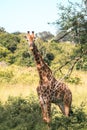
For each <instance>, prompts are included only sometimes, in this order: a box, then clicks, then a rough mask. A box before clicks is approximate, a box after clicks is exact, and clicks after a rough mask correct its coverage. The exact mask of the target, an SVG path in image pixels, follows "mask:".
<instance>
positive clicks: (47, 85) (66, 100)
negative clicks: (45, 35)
mask: <svg viewBox="0 0 87 130" xmlns="http://www.w3.org/2000/svg"><path fill="white" fill-rule="evenodd" d="M26 37H27V41H28V43H29V45H30V49H31V51H32V54H33V56H34V59H35V61H36V66H37V70H38V73H39V79H40V80H39V86H38V87H37V94H38V98H39V102H40V106H41V110H42V115H43V120H44V121H45V122H47V123H49V122H50V121H51V103H55V104H56V105H58V106H59V108H60V110H61V111H62V113H63V114H64V115H66V116H69V115H70V111H71V103H72V93H71V91H70V89H69V88H68V86H67V85H66V84H65V83H63V82H60V81H58V80H57V79H56V78H55V77H54V76H53V73H52V70H51V69H50V68H49V66H48V65H47V64H46V63H45V61H44V60H43V58H42V56H41V54H40V52H39V50H38V49H37V46H36V45H35V42H34V41H35V36H34V32H33V31H32V33H31V34H30V32H29V31H28V33H27V35H26Z"/></svg>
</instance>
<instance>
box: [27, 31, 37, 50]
mask: <svg viewBox="0 0 87 130" xmlns="http://www.w3.org/2000/svg"><path fill="white" fill-rule="evenodd" d="M26 38H27V41H28V44H29V46H30V49H33V45H34V40H35V36H34V31H32V33H31V34H30V31H27V35H26Z"/></svg>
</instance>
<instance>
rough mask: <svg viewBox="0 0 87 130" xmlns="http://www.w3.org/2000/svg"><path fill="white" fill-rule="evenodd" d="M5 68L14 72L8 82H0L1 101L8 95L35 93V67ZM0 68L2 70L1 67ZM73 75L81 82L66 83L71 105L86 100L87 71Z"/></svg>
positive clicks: (77, 104) (36, 80)
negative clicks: (69, 90)
mask: <svg viewBox="0 0 87 130" xmlns="http://www.w3.org/2000/svg"><path fill="white" fill-rule="evenodd" d="M6 69H7V70H6ZM6 69H5V72H10V71H12V70H14V72H13V77H12V79H11V80H10V81H9V82H7V81H6V80H4V82H1V84H0V100H1V101H2V102H5V101H6V100H7V99H8V97H9V96H20V95H21V96H23V97H26V96H29V95H30V93H33V94H35V95H37V93H36V87H37V86H38V79H39V78H38V74H37V71H36V69H35V68H19V67H17V66H11V67H8V68H6ZM0 70H1V71H4V69H3V68H1V69H0ZM73 76H77V77H79V78H80V79H81V83H80V84H78V85H75V84H69V83H68V86H69V88H70V89H71V91H72V94H73V105H75V106H79V105H80V104H81V102H84V101H85V102H87V72H80V71H75V72H73ZM0 80H1V79H0ZM86 106H87V105H86ZM86 109H87V108H86Z"/></svg>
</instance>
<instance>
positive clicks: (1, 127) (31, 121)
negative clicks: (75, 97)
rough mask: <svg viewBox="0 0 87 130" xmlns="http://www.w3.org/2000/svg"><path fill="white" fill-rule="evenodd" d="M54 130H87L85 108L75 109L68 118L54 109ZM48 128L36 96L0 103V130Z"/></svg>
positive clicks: (10, 99) (38, 129)
mask: <svg viewBox="0 0 87 130" xmlns="http://www.w3.org/2000/svg"><path fill="white" fill-rule="evenodd" d="M52 111H53V112H52V117H53V118H52V122H51V124H50V127H51V129H52V130H87V115H86V114H85V112H84V106H83V105H82V104H81V105H80V106H79V107H78V108H76V107H73V112H74V113H73V114H72V116H71V117H69V118H67V117H65V116H60V114H59V112H58V111H57V109H56V107H54V106H53V107H52ZM47 129H48V126H47V124H45V123H44V122H43V121H42V117H41V109H40V107H39V103H38V100H37V98H36V97H35V96H34V95H31V96H29V97H27V98H26V99H23V98H22V97H16V98H13V97H9V99H8V101H7V102H5V104H4V105H3V104H2V103H0V130H47Z"/></svg>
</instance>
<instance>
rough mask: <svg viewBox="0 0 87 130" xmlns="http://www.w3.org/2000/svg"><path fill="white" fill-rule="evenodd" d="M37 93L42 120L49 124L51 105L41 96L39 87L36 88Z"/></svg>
mask: <svg viewBox="0 0 87 130" xmlns="http://www.w3.org/2000/svg"><path fill="white" fill-rule="evenodd" d="M37 93H38V97H39V102H40V106H41V111H42V116H43V120H44V121H45V122H46V123H50V113H51V103H50V101H49V99H47V97H46V96H42V95H43V94H42V92H41V91H40V88H39V87H38V88H37Z"/></svg>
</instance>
